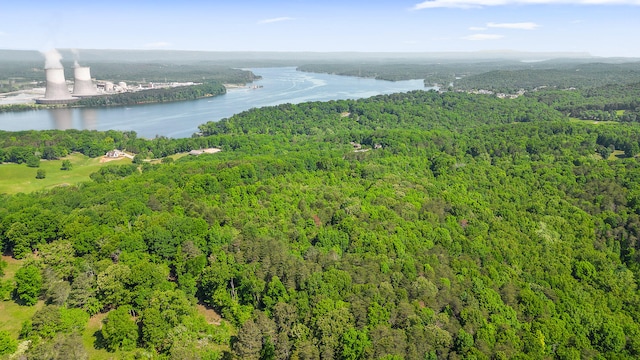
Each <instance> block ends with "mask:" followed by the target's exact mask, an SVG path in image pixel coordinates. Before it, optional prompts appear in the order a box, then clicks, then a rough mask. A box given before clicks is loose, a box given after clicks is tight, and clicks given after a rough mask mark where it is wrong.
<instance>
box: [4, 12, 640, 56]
mask: <svg viewBox="0 0 640 360" xmlns="http://www.w3.org/2000/svg"><path fill="white" fill-rule="evenodd" d="M639 34H640V0H515V1H513V0H432V1H426V2H425V1H423V0H413V1H412V0H395V1H391V0H385V1H383V0H369V1H365V0H359V1H349V0H342V1H336V0H322V1H318V0H314V1H309V0H279V1H245V0H227V1H217V0H210V1H191V0H184V1H165V0H158V1H146V0H143V1H135V0H128V1H122V0H112V1H108V0H107V1H99V2H96V1H92V0H87V1H84V2H80V1H68V0H58V1H51V0H49V1H29V0H23V1H10V0H0V49H28V50H41V51H42V50H46V49H49V48H54V47H56V48H78V49H170V50H204V51H316V52H331V51H357V52H443V51H490V50H517V51H563V52H565V51H569V52H588V53H590V54H592V55H595V56H606V57H614V56H626V57H640V35H639Z"/></svg>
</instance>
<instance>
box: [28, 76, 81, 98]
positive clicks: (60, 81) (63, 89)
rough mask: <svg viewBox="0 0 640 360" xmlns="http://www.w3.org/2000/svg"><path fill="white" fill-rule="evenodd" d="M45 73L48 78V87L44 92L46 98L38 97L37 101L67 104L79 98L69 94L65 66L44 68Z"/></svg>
mask: <svg viewBox="0 0 640 360" xmlns="http://www.w3.org/2000/svg"><path fill="white" fill-rule="evenodd" d="M44 73H45V76H46V78H47V89H46V90H45V92H44V98H41V99H37V100H36V102H37V103H40V104H66V103H69V102H71V101H74V100H77V99H76V98H74V97H72V96H71V94H69V89H68V88H67V83H66V82H65V80H64V69H63V68H51V69H44Z"/></svg>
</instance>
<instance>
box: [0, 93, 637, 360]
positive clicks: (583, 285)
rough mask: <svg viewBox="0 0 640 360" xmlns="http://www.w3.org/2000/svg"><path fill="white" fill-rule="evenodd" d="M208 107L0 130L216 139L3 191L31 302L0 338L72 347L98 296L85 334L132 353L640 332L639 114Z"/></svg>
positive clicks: (586, 341)
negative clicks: (130, 127)
mask: <svg viewBox="0 0 640 360" xmlns="http://www.w3.org/2000/svg"><path fill="white" fill-rule="evenodd" d="M551 103H553V102H551ZM200 129H201V131H202V136H201V137H194V138H191V139H175V140H174V139H166V138H159V139H154V140H143V139H137V138H136V136H135V133H132V132H127V133H121V132H115V131H112V132H106V133H100V132H88V131H71V130H69V131H43V132H39V131H29V132H20V133H7V132H3V133H0V145H1V146H0V147H1V148H2V149H3V151H4V155H2V156H4V160H6V161H17V159H18V156H22V157H25V156H26V157H29V156H36V154H39V155H41V154H44V152H47V153H50V154H52V155H51V156H54V157H56V156H58V157H61V156H64V155H65V153H68V152H70V151H80V152H83V153H85V154H89V155H90V156H98V155H101V152H100V151H102V150H104V149H111V148H113V147H126V148H127V149H133V148H135V149H136V150H134V151H140V152H143V151H146V152H149V151H151V152H153V153H154V154H157V156H166V155H167V154H170V153H172V152H176V151H177V150H178V148H180V147H184V148H188V147H193V146H201V145H207V146H219V147H221V148H222V149H223V152H221V153H218V154H213V155H201V156H198V157H189V158H182V159H180V160H178V161H175V162H172V161H166V162H164V163H162V164H157V165H151V164H143V165H136V164H132V165H122V166H116V165H110V166H106V167H104V168H102V169H101V170H100V171H99V172H97V173H95V174H93V175H92V179H93V180H92V181H91V182H88V183H84V184H81V185H78V186H66V187H59V188H56V189H53V190H51V191H46V192H38V193H32V194H17V195H3V196H0V246H1V247H2V250H3V251H4V253H5V254H8V255H11V256H13V257H14V258H16V259H24V260H22V263H21V267H20V268H19V269H18V270H17V272H16V273H15V275H14V276H13V277H12V278H11V279H3V280H2V283H1V284H0V285H1V286H0V288H2V289H4V290H3V294H5V295H4V297H5V298H7V299H11V301H15V302H17V303H19V304H22V306H23V307H25V308H27V307H30V306H32V305H33V304H37V303H38V301H44V302H45V305H44V306H42V307H41V308H40V309H39V310H37V311H36V312H35V314H34V315H33V317H32V318H31V319H30V320H27V321H25V322H24V324H22V330H21V331H20V333H19V334H11V333H9V332H6V331H5V332H2V331H0V341H1V342H2V346H0V351H3V349H7V350H6V351H5V352H6V353H10V352H13V351H15V348H16V347H17V345H16V344H17V343H18V342H22V341H26V340H30V341H31V342H30V345H29V346H28V349H27V350H26V353H25V354H26V355H25V356H26V358H27V359H65V358H71V357H75V358H86V357H87V350H88V349H87V348H86V347H85V345H83V343H82V342H81V341H80V340H79V336H80V335H79V334H80V333H81V332H82V329H84V328H85V327H86V326H87V322H88V321H91V320H89V319H94V318H98V317H102V318H103V320H102V329H101V330H100V331H98V332H97V333H96V334H95V342H93V344H92V346H94V347H97V348H102V349H106V350H107V351H113V352H116V353H117V354H119V355H121V356H123V357H130V358H160V359H163V358H167V359H218V358H238V359H369V358H371V359H436V358H449V359H459V358H460V359H461V358H464V359H547V358H557V359H576V358H610V359H614V358H615V359H619V358H629V359H632V358H638V357H639V356H640V311H639V309H640V294H639V293H638V289H637V281H638V279H639V276H640V266H638V264H639V261H640V258H639V255H638V254H639V252H638V250H639V249H640V242H639V241H638V236H639V235H640V201H639V199H640V181H639V180H640V167H639V166H638V159H637V158H636V157H635V155H636V154H637V152H638V144H639V140H640V127H639V126H637V125H636V124H634V123H620V124H615V125H608V126H594V125H591V124H584V123H576V122H570V121H569V119H568V118H567V117H566V115H565V114H563V113H562V112H561V111H558V110H557V109H555V108H554V107H552V106H549V105H548V104H547V103H545V102H544V101H539V99H537V98H535V97H520V98H518V99H513V100H506V99H499V98H496V97H493V96H487V95H471V94H465V93H453V92H451V93H442V94H441V93H437V92H423V91H416V92H411V93H407V94H394V95H386V96H377V97H373V98H370V99H363V100H358V101H330V102H324V103H306V104H299V105H290V104H285V105H279V106H276V107H270V108H263V109H254V110H250V111H246V112H244V113H241V114H238V115H235V116H233V117H231V118H229V119H224V120H222V121H220V122H215V123H207V124H203V125H202V126H201V127H200ZM354 143H357V144H359V146H354V145H353V144H354ZM47 149H49V150H47ZM96 149H97V150H96ZM613 149H615V150H624V152H625V153H624V154H622V155H618V157H615V156H612V153H611V151H612V150H613ZM94 150H95V151H94ZM98 150H100V151H98ZM20 151H23V152H24V154H23V155H14V153H19V152H20ZM610 155H611V156H610ZM14 156H15V158H14ZM0 166H1V165H0ZM197 303H200V304H204V305H206V306H208V307H210V308H212V309H214V310H215V311H216V312H217V313H219V314H220V315H221V316H222V319H223V320H222V321H221V322H220V323H219V324H217V323H211V322H208V321H206V320H205V319H204V318H203V317H202V315H200V314H199V313H198V312H196V310H195V309H196V307H195V304H197ZM0 330H2V329H0ZM18 336H19V338H18ZM5 344H6V345H5ZM70 354H72V355H70Z"/></svg>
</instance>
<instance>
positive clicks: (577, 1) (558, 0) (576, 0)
mask: <svg viewBox="0 0 640 360" xmlns="http://www.w3.org/2000/svg"><path fill="white" fill-rule="evenodd" d="M541 4H542V5H568V4H570V5H637V6H640V0H427V1H424V2H421V3H418V4H416V5H415V6H414V7H413V9H414V10H422V9H433V8H459V9H470V8H481V7H486V6H502V5H541Z"/></svg>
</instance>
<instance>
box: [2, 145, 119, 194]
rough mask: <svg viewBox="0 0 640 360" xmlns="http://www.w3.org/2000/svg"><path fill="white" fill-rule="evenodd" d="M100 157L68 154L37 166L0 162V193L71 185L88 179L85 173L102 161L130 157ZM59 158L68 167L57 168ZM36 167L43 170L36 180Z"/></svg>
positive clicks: (116, 161) (44, 161)
mask: <svg viewBox="0 0 640 360" xmlns="http://www.w3.org/2000/svg"><path fill="white" fill-rule="evenodd" d="M100 159H101V158H94V159H92V158H89V157H86V156H84V155H82V154H71V155H69V156H67V157H65V158H64V159H60V160H42V161H40V167H39V168H30V167H28V166H27V165H25V164H1V165H0V194H16V193H20V192H23V193H29V192H33V191H38V190H44V189H51V188H53V187H56V186H64V185H75V184H78V183H80V182H83V181H89V180H90V178H89V175H90V174H91V173H93V172H96V171H97V170H98V169H99V168H100V167H101V166H104V165H106V164H130V163H131V160H130V159H127V158H122V159H119V160H115V161H110V162H107V163H101V162H100ZM62 160H70V161H71V164H72V165H73V166H72V168H71V170H60V167H61V166H62ZM38 169H42V170H44V171H45V172H46V177H45V178H44V179H36V173H37V171H38Z"/></svg>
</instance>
